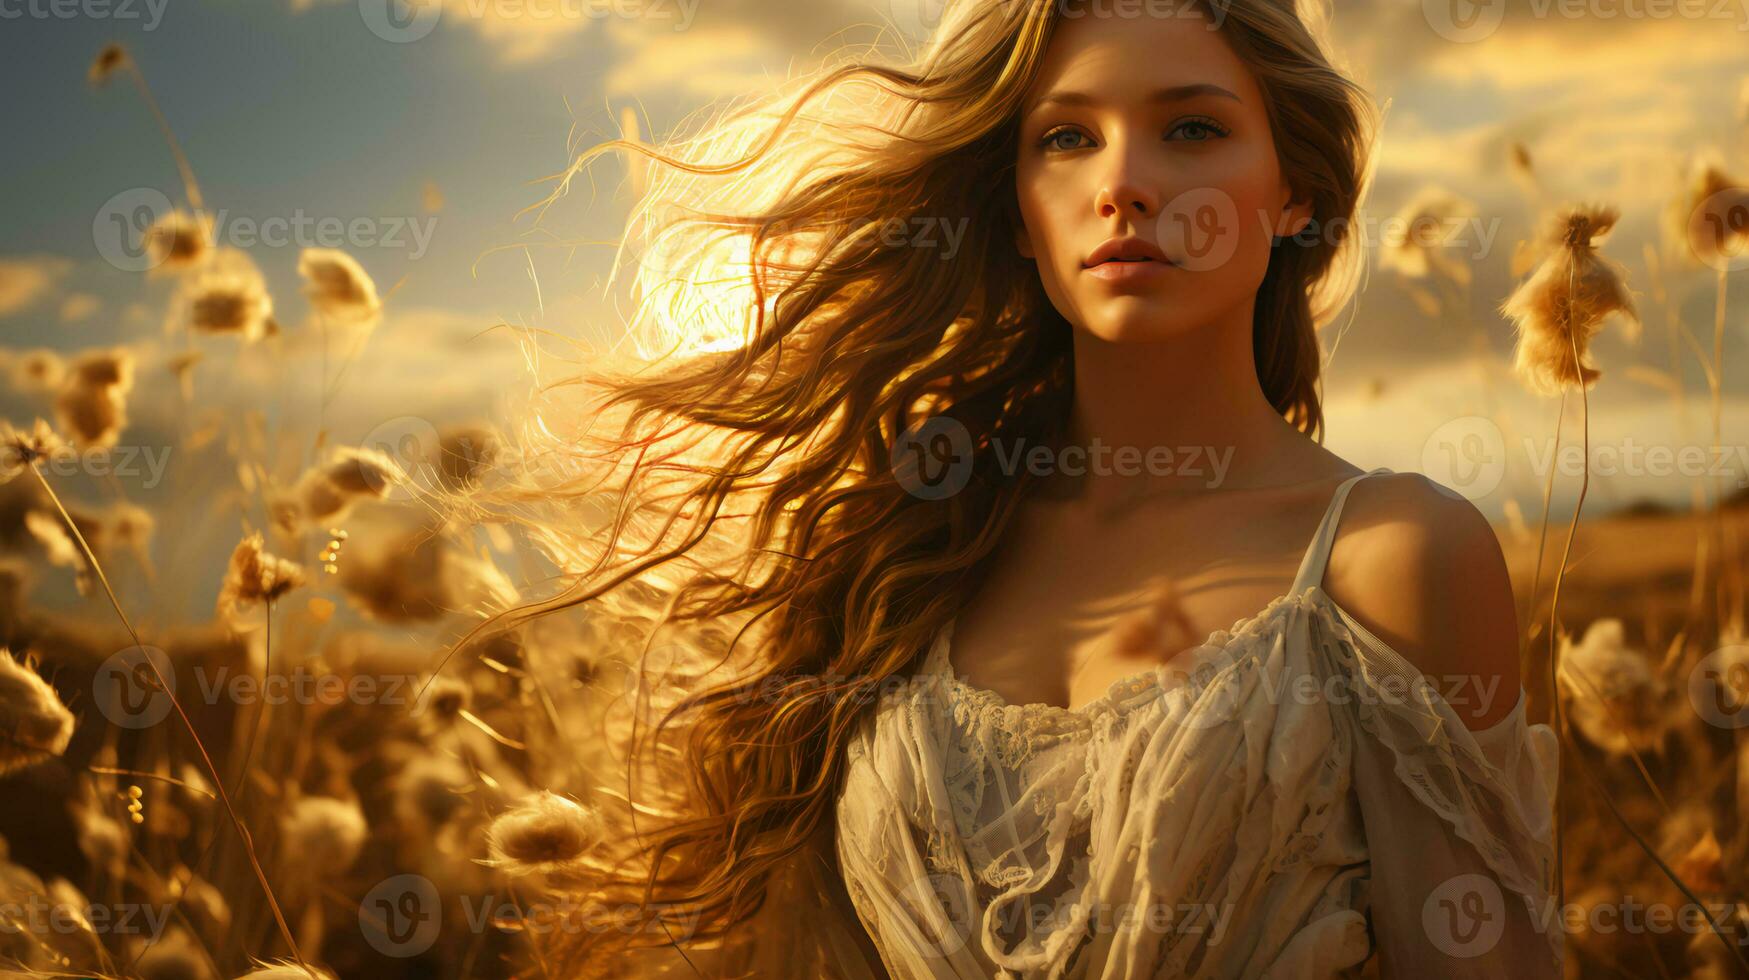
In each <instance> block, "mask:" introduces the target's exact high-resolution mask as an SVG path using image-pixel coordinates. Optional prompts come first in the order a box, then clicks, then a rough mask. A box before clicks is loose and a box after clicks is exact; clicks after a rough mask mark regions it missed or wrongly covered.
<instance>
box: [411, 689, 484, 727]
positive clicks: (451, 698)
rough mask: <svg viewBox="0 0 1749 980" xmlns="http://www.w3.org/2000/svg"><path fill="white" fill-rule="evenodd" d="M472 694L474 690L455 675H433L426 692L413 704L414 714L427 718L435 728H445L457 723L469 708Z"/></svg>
mask: <svg viewBox="0 0 1749 980" xmlns="http://www.w3.org/2000/svg"><path fill="white" fill-rule="evenodd" d="M472 695H473V691H472V690H471V689H470V688H469V687H468V686H467V685H466V684H464V683H462V682H461V681H458V680H456V679H455V678H453V677H444V676H438V677H433V678H431V681H430V683H429V684H427V685H426V686H425V693H424V694H423V695H421V696H420V698H419V700H418V702H417V703H416V704H414V705H413V714H414V715H416V716H419V717H423V718H425V719H426V720H428V721H429V722H430V723H431V724H432V726H433V727H435V728H439V729H441V728H445V727H448V726H449V725H453V724H455V721H456V719H458V718H460V717H461V714H462V712H464V711H466V710H467V709H468V703H469V701H470V700H472Z"/></svg>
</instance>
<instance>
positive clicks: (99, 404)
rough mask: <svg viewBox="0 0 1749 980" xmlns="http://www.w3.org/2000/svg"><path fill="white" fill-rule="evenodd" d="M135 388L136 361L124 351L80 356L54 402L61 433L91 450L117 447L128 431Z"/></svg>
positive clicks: (116, 350)
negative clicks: (129, 398)
mask: <svg viewBox="0 0 1749 980" xmlns="http://www.w3.org/2000/svg"><path fill="white" fill-rule="evenodd" d="M133 387H134V358H133V355H132V354H129V353H128V352H127V351H125V350H122V349H119V348H118V349H115V350H106V351H92V352H89V353H86V354H83V355H80V356H79V357H78V358H77V359H76V360H74V361H73V364H72V366H71V368H70V370H69V371H68V374H67V379H66V381H65V382H64V383H63V384H62V386H61V393H60V395H59V396H57V397H56V399H55V415H56V417H57V419H58V420H59V422H60V427H61V431H63V432H65V433H67V435H68V437H69V438H70V439H71V440H72V441H73V442H74V443H76V444H78V445H80V446H84V447H88V448H108V447H110V446H113V445H115V442H116V440H117V439H118V438H119V437H120V436H121V431H122V429H124V428H126V427H127V424H128V415H127V394H128V392H130V391H132V390H133Z"/></svg>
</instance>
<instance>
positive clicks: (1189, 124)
mask: <svg viewBox="0 0 1749 980" xmlns="http://www.w3.org/2000/svg"><path fill="white" fill-rule="evenodd" d="M1228 132H1229V130H1228V129H1227V128H1226V127H1225V126H1222V125H1221V124H1220V123H1218V122H1215V121H1214V120H1213V119H1187V120H1185V121H1184V122H1181V123H1179V124H1178V125H1177V126H1175V127H1173V130H1172V134H1171V135H1176V134H1178V133H1185V134H1187V135H1186V136H1185V137H1184V139H1185V141H1186V142H1190V143H1202V142H1206V141H1208V140H1211V139H1216V138H1218V137H1222V136H1226V135H1227V134H1228Z"/></svg>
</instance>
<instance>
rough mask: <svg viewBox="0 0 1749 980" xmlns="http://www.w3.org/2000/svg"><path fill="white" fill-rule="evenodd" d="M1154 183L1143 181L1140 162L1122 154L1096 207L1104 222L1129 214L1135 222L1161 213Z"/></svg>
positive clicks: (1107, 178)
mask: <svg viewBox="0 0 1749 980" xmlns="http://www.w3.org/2000/svg"><path fill="white" fill-rule="evenodd" d="M1152 185H1153V182H1152V181H1148V180H1144V179H1143V176H1142V174H1141V170H1140V167H1139V166H1138V161H1136V160H1134V159H1133V158H1132V157H1131V156H1130V154H1129V153H1128V152H1126V151H1123V150H1121V149H1120V150H1119V151H1118V158H1117V165H1116V166H1115V167H1113V168H1112V170H1111V172H1110V173H1109V174H1107V175H1106V177H1105V180H1104V182H1103V183H1102V184H1101V185H1100V188H1099V193H1098V194H1096V195H1094V200H1093V207H1094V210H1095V211H1097V212H1098V213H1099V216H1100V217H1101V218H1110V217H1113V216H1115V215H1117V214H1120V213H1122V214H1127V215H1129V216H1130V217H1132V218H1149V217H1153V216H1154V215H1157V214H1159V213H1160V200H1159V196H1158V194H1157V193H1156V192H1155V191H1154V190H1153V186H1152Z"/></svg>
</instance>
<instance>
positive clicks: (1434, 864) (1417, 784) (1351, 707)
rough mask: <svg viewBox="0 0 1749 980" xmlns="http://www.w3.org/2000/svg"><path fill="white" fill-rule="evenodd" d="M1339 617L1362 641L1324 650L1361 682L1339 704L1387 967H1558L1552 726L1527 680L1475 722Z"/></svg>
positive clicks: (1451, 974)
mask: <svg viewBox="0 0 1749 980" xmlns="http://www.w3.org/2000/svg"><path fill="white" fill-rule="evenodd" d="M1338 620H1339V621H1337V622H1335V623H1333V625H1334V626H1335V627H1336V630H1337V632H1338V633H1340V632H1343V631H1344V629H1346V632H1347V633H1348V634H1349V637H1348V638H1349V639H1351V640H1352V642H1347V643H1343V642H1336V643H1329V644H1327V645H1325V650H1326V652H1327V653H1329V654H1331V655H1332V656H1334V657H1336V658H1338V659H1340V660H1343V661H1345V663H1344V664H1343V665H1342V666H1344V667H1345V668H1346V673H1348V675H1349V676H1350V677H1351V679H1352V680H1353V682H1354V683H1353V685H1352V691H1353V695H1354V696H1352V697H1350V698H1348V699H1347V701H1348V704H1347V706H1346V708H1347V710H1345V711H1342V712H1339V713H1340V714H1343V715H1345V716H1346V717H1348V718H1349V719H1350V720H1351V721H1352V722H1353V729H1352V731H1353V734H1354V738H1355V752H1354V788H1355V793H1356V796H1357V797H1358V801H1359V805H1360V810H1361V819H1362V823H1363V826H1364V831H1365V836H1366V841H1367V850H1368V853H1369V856H1370V861H1371V880H1370V886H1369V892H1370V903H1371V909H1372V927H1373V933H1374V942H1375V944H1376V948H1377V953H1378V956H1379V963H1378V966H1379V968H1380V976H1381V977H1383V978H1386V980H1393V978H1410V977H1434V976H1436V977H1442V978H1454V980H1455V978H1468V977H1475V978H1489V980H1497V978H1499V977H1502V976H1511V977H1514V978H1519V977H1524V978H1541V977H1556V978H1558V977H1560V976H1561V975H1562V956H1563V937H1562V930H1561V926H1562V923H1561V918H1560V916H1559V915H1558V914H1556V910H1555V908H1554V904H1555V900H1554V896H1553V894H1552V892H1553V890H1554V889H1553V886H1554V879H1553V873H1554V867H1553V865H1554V853H1553V841H1552V833H1551V830H1552V823H1553V821H1552V801H1553V797H1554V792H1555V785H1556V779H1557V776H1558V765H1559V753H1558V747H1557V742H1556V739H1555V734H1554V731H1553V729H1551V728H1550V727H1549V726H1548V725H1543V724H1537V725H1527V724H1526V723H1525V715H1524V709H1525V706H1524V696H1523V692H1522V690H1519V691H1517V692H1516V693H1517V694H1518V700H1517V704H1516V706H1515V707H1514V708H1513V710H1512V713H1511V714H1510V715H1508V716H1507V717H1506V718H1505V719H1503V720H1502V721H1500V722H1498V723H1497V724H1495V725H1493V726H1491V727H1489V728H1487V729H1484V730H1482V731H1477V732H1472V731H1470V730H1469V729H1468V728H1466V727H1465V726H1464V724H1463V722H1462V720H1461V719H1460V718H1459V717H1458V715H1457V713H1456V712H1455V711H1453V710H1452V708H1451V706H1450V705H1449V704H1447V703H1446V701H1445V699H1444V698H1443V697H1442V696H1441V695H1440V693H1439V692H1438V691H1437V690H1435V689H1434V687H1433V686H1432V685H1431V684H1429V683H1427V682H1426V680H1425V679H1424V678H1423V676H1422V675H1421V673H1420V672H1419V671H1418V670H1416V669H1415V667H1414V666H1413V665H1411V664H1409V663H1408V662H1407V661H1405V660H1404V659H1403V658H1402V657H1401V656H1400V655H1398V654H1396V653H1395V652H1394V651H1392V650H1391V649H1390V648H1389V647H1387V646H1385V645H1384V644H1383V643H1382V642H1380V641H1379V640H1378V639H1377V638H1376V637H1374V636H1373V635H1372V634H1371V633H1370V632H1367V631H1366V629H1365V627H1364V626H1361V625H1360V624H1359V623H1356V622H1355V621H1354V620H1352V619H1351V618H1349V617H1348V616H1347V615H1346V614H1345V613H1344V614H1340V615H1339V617H1338ZM1320 629H1321V627H1320V626H1318V625H1316V624H1315V626H1314V633H1317V632H1319V631H1320ZM1323 639H1324V640H1326V641H1328V640H1330V639H1333V638H1332V637H1324V638H1323Z"/></svg>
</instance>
